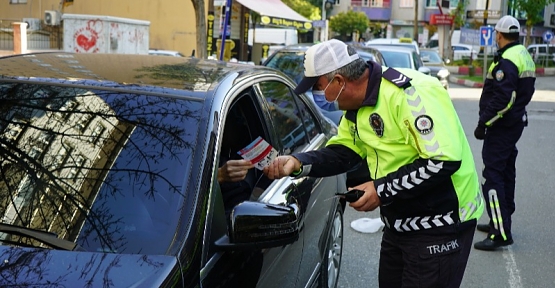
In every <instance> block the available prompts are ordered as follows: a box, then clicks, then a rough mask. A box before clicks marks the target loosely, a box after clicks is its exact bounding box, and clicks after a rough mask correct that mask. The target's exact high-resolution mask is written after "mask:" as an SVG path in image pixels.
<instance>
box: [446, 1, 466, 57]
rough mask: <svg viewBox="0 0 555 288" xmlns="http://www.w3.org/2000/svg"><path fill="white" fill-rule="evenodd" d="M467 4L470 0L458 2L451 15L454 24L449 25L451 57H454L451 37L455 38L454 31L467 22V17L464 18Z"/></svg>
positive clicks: (448, 45)
mask: <svg viewBox="0 0 555 288" xmlns="http://www.w3.org/2000/svg"><path fill="white" fill-rule="evenodd" d="M466 5H468V0H460V1H459V3H457V8H455V10H453V11H451V13H450V14H451V16H453V24H451V27H449V38H448V39H449V41H447V43H448V44H447V51H449V58H450V59H453V53H454V52H453V49H451V44H452V43H451V39H453V32H454V31H455V29H457V28H458V29H460V28H461V27H462V26H463V25H464V23H465V19H464V18H463V16H464V14H465V13H464V12H465V11H466Z"/></svg>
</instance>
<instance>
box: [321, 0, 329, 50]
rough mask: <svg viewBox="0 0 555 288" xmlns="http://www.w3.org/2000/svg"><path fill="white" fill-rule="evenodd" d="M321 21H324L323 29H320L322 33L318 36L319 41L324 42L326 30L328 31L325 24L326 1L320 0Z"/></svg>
mask: <svg viewBox="0 0 555 288" xmlns="http://www.w3.org/2000/svg"><path fill="white" fill-rule="evenodd" d="M322 20H323V21H324V27H322V33H321V34H320V41H321V42H324V41H326V40H327V39H326V34H327V33H326V30H327V29H328V25H327V23H326V0H322Z"/></svg>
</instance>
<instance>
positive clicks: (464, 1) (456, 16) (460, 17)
mask: <svg viewBox="0 0 555 288" xmlns="http://www.w3.org/2000/svg"><path fill="white" fill-rule="evenodd" d="M468 3H469V2H468V0H460V1H459V3H457V8H455V10H453V11H451V16H453V26H452V28H454V29H460V28H461V27H462V26H464V24H465V21H466V17H464V16H465V15H464V14H465V13H464V11H466V6H468Z"/></svg>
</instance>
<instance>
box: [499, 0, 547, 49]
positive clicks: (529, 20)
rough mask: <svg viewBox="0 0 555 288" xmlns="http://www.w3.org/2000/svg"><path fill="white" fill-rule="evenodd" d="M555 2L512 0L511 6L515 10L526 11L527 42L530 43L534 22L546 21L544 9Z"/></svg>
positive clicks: (545, 0)
mask: <svg viewBox="0 0 555 288" xmlns="http://www.w3.org/2000/svg"><path fill="white" fill-rule="evenodd" d="M552 3H555V0H534V1H529V0H512V1H510V2H509V6H510V7H511V8H513V10H518V11H520V12H524V13H526V39H525V41H524V43H525V44H527V45H528V44H530V35H531V34H532V27H533V26H534V24H536V23H539V22H542V21H544V19H543V11H544V9H545V7H546V6H547V5H549V4H552ZM515 17H516V16H515Z"/></svg>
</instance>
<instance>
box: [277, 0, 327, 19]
mask: <svg viewBox="0 0 555 288" xmlns="http://www.w3.org/2000/svg"><path fill="white" fill-rule="evenodd" d="M283 3H284V4H285V5H287V6H289V8H291V9H293V10H295V12H297V13H299V14H301V15H302V16H304V17H305V18H307V19H309V20H320V19H322V12H321V10H320V8H318V6H315V5H314V4H312V3H311V1H307V0H283Z"/></svg>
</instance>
